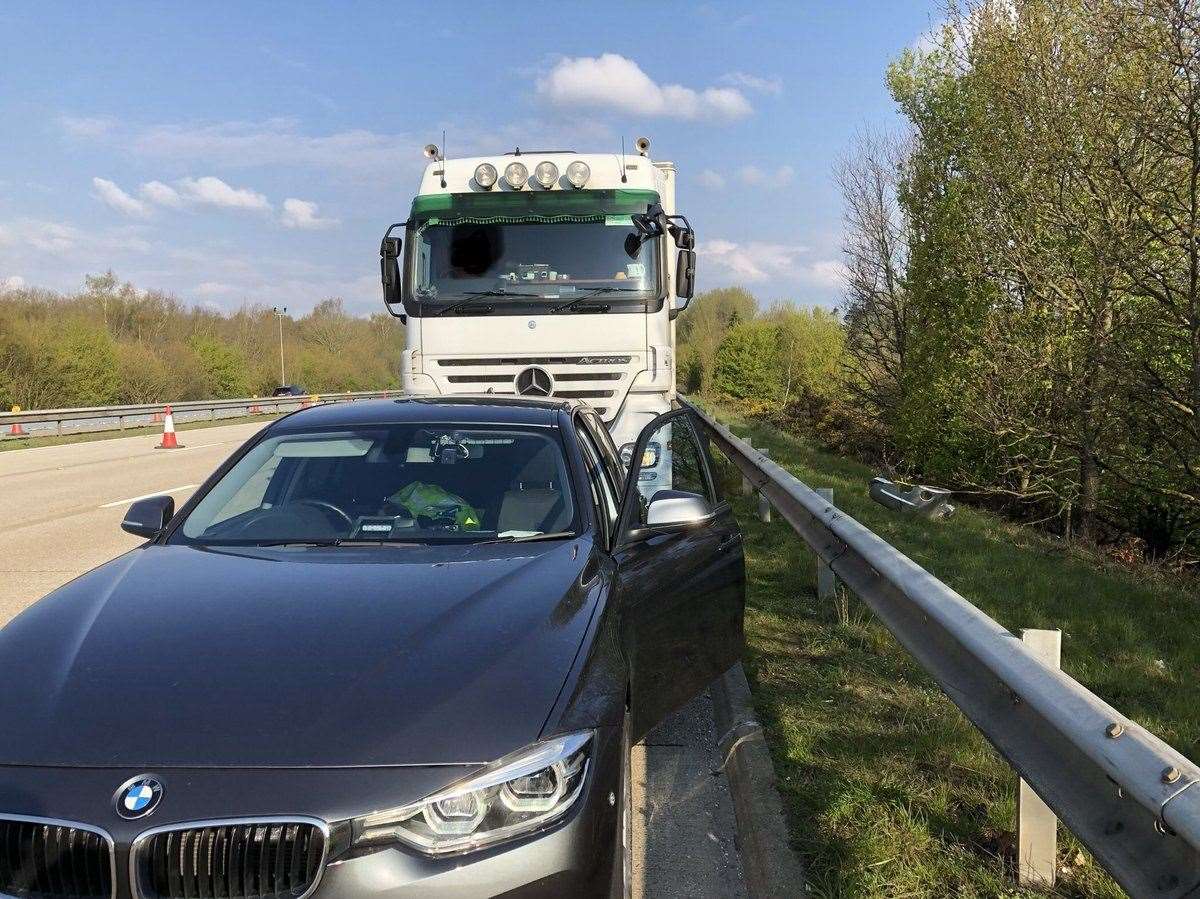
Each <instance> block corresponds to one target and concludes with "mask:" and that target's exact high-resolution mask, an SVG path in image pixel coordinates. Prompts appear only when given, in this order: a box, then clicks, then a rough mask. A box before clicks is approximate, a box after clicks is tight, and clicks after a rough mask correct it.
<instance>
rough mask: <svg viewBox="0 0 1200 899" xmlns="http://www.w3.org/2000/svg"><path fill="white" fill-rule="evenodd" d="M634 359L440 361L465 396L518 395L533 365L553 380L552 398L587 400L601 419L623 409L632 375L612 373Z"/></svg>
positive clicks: (443, 371) (444, 374) (445, 374)
mask: <svg viewBox="0 0 1200 899" xmlns="http://www.w3.org/2000/svg"><path fill="white" fill-rule="evenodd" d="M632 358H633V357H632V356H612V355H608V356H606V355H596V356H528V357H524V358H510V357H499V356H498V357H493V358H486V359H438V360H437V365H438V367H439V368H440V369H441V371H440V372H439V375H440V376H441V377H443V378H445V381H446V383H448V384H450V385H452V389H453V390H455V391H461V392H462V393H491V394H496V395H503V396H506V395H510V394H513V393H516V389H515V380H516V377H517V375H518V374H520V373H521V372H522V371H524V370H525V369H527V368H529V367H530V366H531V365H533V366H538V367H540V368H545V369H546V371H548V372H550V375H551V376H552V377H553V378H554V391H553V393H552V394H551V396H555V397H562V398H563V399H576V400H587V401H588V402H590V403H591V404H592V405H593V407H595V408H596V411H597V412H598V413H600V415H601V416H606V415H607V414H608V412H609V410H610V409H612V408H614V407H617V406H620V397H621V396H622V395H623V394H624V389H622V386H621V383H620V382H621V381H623V380H626V379H627V378H628V377H629V376H630V373H629V372H624V371H620V370H613V367H614V366H620V365H625V364H628V363H629V362H630V361H631V360H632Z"/></svg>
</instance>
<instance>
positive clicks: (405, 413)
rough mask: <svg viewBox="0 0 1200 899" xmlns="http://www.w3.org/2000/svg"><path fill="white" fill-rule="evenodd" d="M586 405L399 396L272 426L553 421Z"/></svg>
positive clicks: (325, 407) (317, 411) (297, 415)
mask: <svg viewBox="0 0 1200 899" xmlns="http://www.w3.org/2000/svg"><path fill="white" fill-rule="evenodd" d="M580 405H582V404H581V403H580V402H579V401H578V400H569V399H556V398H555V397H524V396H497V395H494V394H480V395H475V396H472V395H462V394H460V395H455V396H410V397H397V398H395V399H376V400H355V401H353V402H340V403H325V404H322V405H318V406H313V407H312V408H309V409H302V410H300V411H299V412H293V413H292V414H291V415H287V416H285V417H284V418H281V419H280V420H279V422H278V423H277V424H275V425H273V426H272V428H271V429H272V430H280V431H285V430H286V431H291V430H306V429H308V428H324V427H339V426H351V425H366V424H383V423H391V422H429V423H437V422H447V423H455V424H459V423H461V424H524V425H542V426H546V425H555V424H557V419H558V412H559V411H560V410H570V409H574V408H576V407H578V406H580Z"/></svg>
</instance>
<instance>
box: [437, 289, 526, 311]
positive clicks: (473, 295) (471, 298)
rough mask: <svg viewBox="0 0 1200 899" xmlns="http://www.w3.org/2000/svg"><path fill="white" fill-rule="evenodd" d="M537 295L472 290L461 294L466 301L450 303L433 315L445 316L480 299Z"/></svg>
mask: <svg viewBox="0 0 1200 899" xmlns="http://www.w3.org/2000/svg"><path fill="white" fill-rule="evenodd" d="M539 295H540V294H536V293H509V292H508V291H506V290H472V291H468V292H467V293H464V294H463V296H464V297H466V299H462V300H459V301H458V302H457V303H451V304H450V305H449V306H443V307H442V308H441V309H439V310H438V311H437V312H435V313H434V315H445V314H446V313H447V312H453V311H454V310H455V309H461V308H463V307H464V306H470V305H471V304H472V303H474V302H475V301H476V300H478V299H480V298H482V297H536V296H539Z"/></svg>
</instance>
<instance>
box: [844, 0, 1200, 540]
mask: <svg viewBox="0 0 1200 899" xmlns="http://www.w3.org/2000/svg"><path fill="white" fill-rule="evenodd" d="M1198 57H1200V10H1198V9H1197V8H1196V6H1195V4H1194V3H1186V4H1180V3H1178V2H1176V0H1144V2H1139V3H1136V4H1130V3H1125V2H1123V0H1017V2H1007V0H971V2H968V3H965V4H962V5H957V4H954V5H951V6H949V7H948V10H947V16H946V18H945V24H944V27H943V29H942V32H941V35H940V37H939V39H938V40H937V41H936V46H935V47H934V49H932V50H930V51H917V50H907V51H905V52H904V53H903V54H902V55H901V56H900V57H899V58H898V59H897V60H896V61H895V62H894V63H893V64H892V66H891V67H890V69H889V71H888V75H887V78H888V85H889V88H890V89H891V92H892V96H893V97H894V99H895V101H896V103H897V106H898V107H899V110H900V112H901V114H902V115H903V116H904V118H905V119H906V120H907V123H908V125H909V134H908V135H907V136H906V138H905V139H904V141H903V143H900V144H898V149H897V152H896V153H895V157H894V160H895V165H892V162H893V157H890V156H886V154H885V156H884V161H885V163H886V164H884V165H880V164H878V160H879V158H880V157H879V155H878V154H874V155H873V154H872V153H871V152H870V151H871V150H872V149H874V148H872V147H870V146H866V145H863V146H860V151H859V156H858V158H857V159H856V160H854V161H852V163H851V166H850V173H851V175H854V176H858V177H857V178H855V177H851V178H844V179H842V186H843V190H844V192H845V193H846V199H847V208H848V210H849V211H850V213H851V214H850V215H848V217H847V221H848V223H849V226H850V233H849V234H848V236H847V240H846V245H847V247H848V248H850V249H849V250H848V253H849V254H850V256H851V259H850V262H851V265H850V270H851V282H850V290H849V291H848V298H847V309H846V318H847V321H848V322H850V323H851V331H850V335H851V344H850V347H851V349H850V352H849V358H850V360H851V364H850V365H849V371H848V373H847V374H848V378H847V387H848V390H849V391H850V392H851V393H855V394H856V395H857V396H859V397H860V398H861V399H862V400H863V401H864V405H865V406H866V407H867V408H871V409H872V410H873V411H874V412H875V413H876V414H877V416H878V418H879V419H880V420H881V421H882V422H883V423H884V425H885V427H884V428H882V429H880V438H881V439H880V441H879V442H880V443H881V444H883V451H882V452H881V453H880V455H888V454H890V455H892V456H893V457H896V458H894V459H893V461H894V462H895V463H896V464H897V465H898V467H901V468H906V469H909V470H911V471H913V472H915V473H919V476H921V477H923V478H925V479H928V480H932V481H939V482H943V483H945V484H947V485H948V486H955V487H963V488H969V489H970V490H971V491H972V492H974V493H975V494H976V495H978V496H982V497H989V498H991V500H992V501H993V502H996V503H998V504H1001V505H1003V506H1005V507H1006V508H1008V509H1009V510H1012V511H1016V512H1018V513H1019V514H1023V515H1028V516H1029V517H1031V518H1037V519H1039V520H1045V521H1054V522H1055V523H1056V525H1057V527H1058V528H1059V529H1060V530H1061V532H1062V533H1063V535H1064V536H1066V537H1068V538H1071V537H1074V536H1077V535H1078V536H1083V537H1086V538H1089V539H1100V540H1103V541H1109V542H1116V541H1124V540H1125V539H1126V537H1127V536H1128V535H1130V534H1132V535H1134V536H1135V537H1136V538H1138V539H1139V540H1141V541H1142V548H1143V549H1145V550H1146V551H1147V553H1148V554H1150V555H1153V556H1161V555H1163V554H1167V553H1170V552H1177V553H1181V554H1182V555H1183V557H1184V558H1185V559H1186V558H1191V559H1194V558H1195V556H1196V554H1197V551H1200V541H1198V539H1197V535H1198V534H1200V464H1198V463H1197V460H1200V425H1198V422H1200V418H1198V416H1197V410H1200V350H1198V349H1197V348H1200V317H1197V315H1196V310H1197V309H1200V279H1198V278H1197V277H1196V276H1195V273H1196V272H1197V271H1200V243H1198V242H1197V240H1196V235H1197V233H1200V131H1197V129H1196V128H1195V127H1194V123H1195V122H1196V121H1197V120H1200V79H1197V78H1196V77H1195V74H1194V73H1195V60H1196V58H1198ZM1188 123H1192V124H1188ZM864 174H865V176H866V177H864ZM872 176H874V180H872ZM875 187H882V189H883V191H882V193H879V194H877V195H878V196H882V197H884V199H885V200H890V205H889V202H884V203H882V204H877V205H872V203H871V202H868V201H871V200H873V199H875V196H874V195H873V194H872V191H871V190H870V188H875ZM864 210H865V211H866V213H868V214H866V215H864V214H863V213H864ZM897 245H899V246H900V250H899V251H897V250H896V246H897ZM898 263H899V264H898ZM881 272H885V273H886V274H887V275H888V279H887V281H886V283H881V281H880V278H879V273H881Z"/></svg>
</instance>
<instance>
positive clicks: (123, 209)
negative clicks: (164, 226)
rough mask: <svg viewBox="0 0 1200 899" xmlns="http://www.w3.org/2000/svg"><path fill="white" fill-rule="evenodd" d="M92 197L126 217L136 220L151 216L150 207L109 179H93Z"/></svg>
mask: <svg viewBox="0 0 1200 899" xmlns="http://www.w3.org/2000/svg"><path fill="white" fill-rule="evenodd" d="M92 189H93V192H92V196H93V197H95V198H96V199H97V200H99V201H100V202H101V203H103V204H104V205H106V206H108V207H110V208H112V209H115V210H117V212H120V213H123V214H124V215H132V216H133V217H135V218H146V217H147V216H148V215H150V207H149V206H147V205H146V204H145V203H143V202H142V201H141V200H138V199H136V198H134V197H131V196H130V195H129V194H127V193H125V191H123V190H121V188H120V187H118V186H117V185H116V184H115V183H113V182H112V181H109V180H108V179H107V178H93V179H92Z"/></svg>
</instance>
